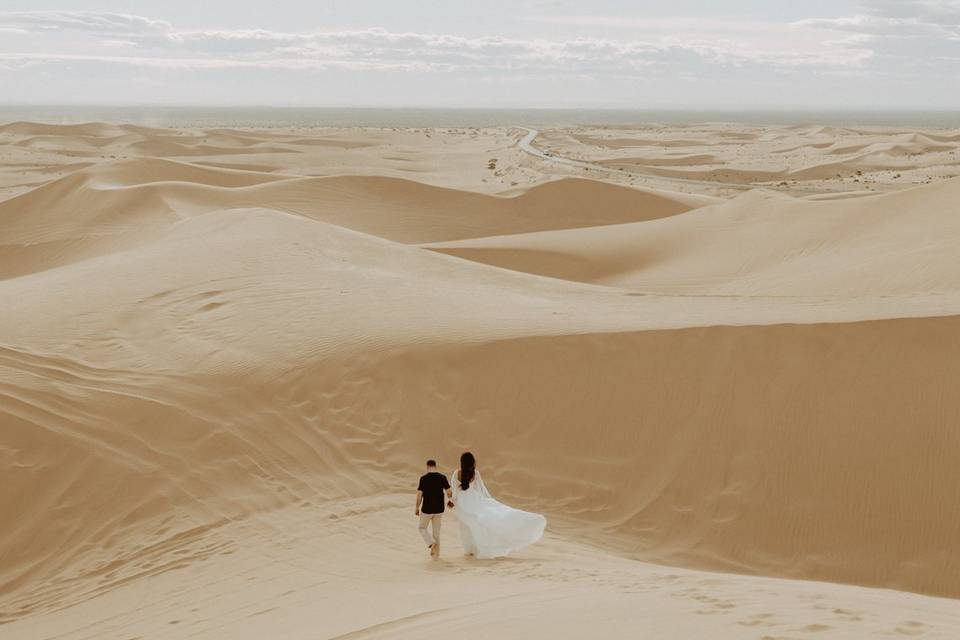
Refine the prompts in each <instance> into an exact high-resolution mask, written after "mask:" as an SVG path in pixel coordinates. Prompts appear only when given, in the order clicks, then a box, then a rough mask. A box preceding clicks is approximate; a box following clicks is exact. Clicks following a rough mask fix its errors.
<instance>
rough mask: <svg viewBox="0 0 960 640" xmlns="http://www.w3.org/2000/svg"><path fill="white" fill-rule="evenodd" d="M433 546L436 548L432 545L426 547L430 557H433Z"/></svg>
mask: <svg viewBox="0 0 960 640" xmlns="http://www.w3.org/2000/svg"><path fill="white" fill-rule="evenodd" d="M435 546H436V545H435V544H432V545H430V546H429V547H427V551H429V552H430V555H431V556H432V555H433V548H434V547H435Z"/></svg>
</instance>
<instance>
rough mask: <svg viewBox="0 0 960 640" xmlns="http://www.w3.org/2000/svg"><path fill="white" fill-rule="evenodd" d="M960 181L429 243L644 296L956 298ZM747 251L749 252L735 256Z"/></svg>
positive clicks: (735, 203) (754, 201) (742, 200)
mask: <svg viewBox="0 0 960 640" xmlns="http://www.w3.org/2000/svg"><path fill="white" fill-rule="evenodd" d="M958 199H960V181H958V180H952V181H948V182H943V183H940V184H937V185H929V186H924V187H918V188H916V189H912V190H908V191H901V192H897V193H893V194H886V195H879V196H873V197H870V198H859V199H855V200H839V201H836V200H834V201H810V200H801V199H796V198H791V197H789V196H783V195H780V194H776V193H771V192H762V191H755V192H751V193H749V194H746V195H743V196H739V197H737V198H735V199H733V200H730V201H728V202H725V203H723V204H719V205H714V206H712V207H706V208H701V209H697V210H694V211H691V212H689V213H687V214H684V215H681V216H675V217H672V218H669V219H664V220H659V221H651V222H641V223H634V224H626V225H617V226H612V227H606V228H595V229H578V230H575V231H571V232H565V231H554V232H543V233H534V234H523V235H513V236H503V237H493V238H477V239H472V240H464V241H459V242H451V243H441V244H432V245H427V247H428V248H431V249H434V250H436V251H441V252H443V253H447V254H450V255H456V256H460V257H463V258H467V259H470V260H477V261H480V262H486V263H488V264H494V265H496V266H500V267H505V268H508V269H514V270H517V271H526V272H530V273H537V274H540V275H546V276H551V277H556V278H564V279H568V280H576V281H580V282H592V283H596V284H604V285H610V286H618V287H625V288H630V289H635V290H638V291H645V292H664V293H667V292H669V293H676V292H681V291H682V292H686V293H696V294H709V295H740V296H758V295H766V296H823V297H836V298H852V297H857V296H871V295H876V296H879V295H888V296H889V295H902V296H908V295H911V294H919V293H925V292H938V293H953V292H956V291H957V289H958V285H960V264H958V263H957V261H955V260H953V259H952V257H951V256H952V255H953V253H954V247H955V246H956V243H957V241H958V239H960V220H958V218H957V216H956V205H955V203H956V202H957V201H958ZM735 247H738V248H746V247H749V248H750V249H749V251H746V250H736V249H733V248H735Z"/></svg>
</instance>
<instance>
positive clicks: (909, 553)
mask: <svg viewBox="0 0 960 640" xmlns="http://www.w3.org/2000/svg"><path fill="white" fill-rule="evenodd" d="M958 154H960V131H956V130H953V131H951V130H936V131H934V130H929V131H916V130H902V129H892V128H887V129H867V128H843V127H823V126H816V125H804V126H746V125H731V124H702V125H637V126H633V127H609V126H606V127H605V126H595V127H588V126H578V127H540V128H535V127H533V126H531V127H530V128H528V129H522V128H491V129H464V128H460V129H388V128H379V129H371V128H366V129H360V128H354V129H350V128H339V129H317V128H314V129H300V130H294V129H280V128H277V129H258V130H232V129H229V128H222V129H203V130H200V129H152V128H145V127H140V126H131V125H116V124H96V123H94V124H81V125H48V124H37V123H27V122H16V123H10V124H6V125H3V126H0V302H2V313H0V513H2V520H0V623H2V624H0V637H2V638H3V639H4V640H39V639H47V638H49V639H54V638H57V639H64V640H66V639H70V640H80V639H93V638H96V639H117V640H133V639H134V638H143V639H152V638H211V639H219V638H224V639H230V640H244V639H258V640H259V639H262V638H270V639H318V640H319V639H333V638H341V639H346V638H351V639H375V638H389V639H402V638H415V637H416V638H420V637H456V638H461V639H465V640H469V639H480V638H525V639H538V638H551V639H557V638H561V639H565V638H570V639H581V638H630V639H637V638H640V639H658V640H660V639H668V640H669V639H674V638H679V639H685V638H691V639H711V640H727V639H741V638H744V639H751V640H797V639H805V638H830V639H835V638H886V637H889V638H896V637H924V638H947V639H955V638H957V637H960V599H958V598H960V513H958V494H960V464H958V460H960V424H958V416H960V393H957V382H958V380H960V253H958V246H960V178H957V177H956V176H957V175H960V155H958ZM465 449H470V450H472V451H473V452H474V453H475V454H476V455H477V457H478V461H479V466H480V468H481V469H482V470H483V474H484V477H485V479H486V483H487V485H488V486H489V487H490V489H491V490H492V492H493V493H494V495H495V496H497V497H499V498H500V499H502V500H503V501H505V502H508V503H510V504H513V505H515V506H518V507H521V508H525V509H528V510H533V511H537V512H541V513H544V514H545V515H546V516H547V518H548V521H549V526H548V530H547V535H546V537H545V539H544V540H543V541H542V542H540V543H538V544H537V545H534V546H532V547H529V548H527V549H525V550H523V551H522V552H520V553H517V554H516V555H514V556H511V557H509V558H505V559H500V560H486V561H477V560H472V559H468V558H464V557H462V555H461V553H460V550H459V534H458V527H457V524H456V512H455V511H454V512H453V513H451V514H448V515H447V517H446V524H445V527H444V532H443V540H444V543H443V549H442V557H441V558H440V559H439V560H437V561H431V560H430V558H429V557H428V554H427V553H426V551H425V550H424V549H423V544H422V542H421V541H420V538H419V536H418V535H417V532H416V519H415V518H414V515H413V502H414V495H413V490H414V488H415V486H416V479H417V477H418V475H419V474H420V473H421V472H422V467H423V462H424V461H425V460H426V459H427V458H431V457H432V458H437V459H438V460H439V461H440V467H441V469H442V470H444V471H447V472H449V471H450V470H451V469H452V468H453V467H454V466H455V464H456V461H457V456H458V455H459V453H460V452H461V451H463V450H465Z"/></svg>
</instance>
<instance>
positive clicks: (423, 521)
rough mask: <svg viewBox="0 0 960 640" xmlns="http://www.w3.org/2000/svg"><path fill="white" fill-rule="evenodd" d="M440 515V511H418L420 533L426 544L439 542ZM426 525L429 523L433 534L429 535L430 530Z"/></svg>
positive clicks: (441, 515)
mask: <svg viewBox="0 0 960 640" xmlns="http://www.w3.org/2000/svg"><path fill="white" fill-rule="evenodd" d="M442 517H443V514H442V513H422V512H421V513H420V535H421V536H423V541H424V542H426V543H427V546H430V545H432V544H433V543H435V542H440V519H441V518H442ZM427 525H431V528H432V529H433V535H430V532H428V531H427Z"/></svg>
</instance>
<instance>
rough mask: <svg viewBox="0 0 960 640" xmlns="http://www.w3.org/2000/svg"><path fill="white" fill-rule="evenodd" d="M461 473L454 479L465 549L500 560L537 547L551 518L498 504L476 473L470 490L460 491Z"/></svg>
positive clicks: (454, 490)
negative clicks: (459, 476) (518, 551)
mask: <svg viewBox="0 0 960 640" xmlns="http://www.w3.org/2000/svg"><path fill="white" fill-rule="evenodd" d="M457 473H458V472H457V471H454V472H453V475H452V476H451V478H450V487H451V488H452V489H453V500H454V502H455V503H456V513H457V520H459V521H460V537H461V539H462V541H463V550H464V551H465V552H466V553H472V554H473V555H475V556H476V557H477V558H497V557H499V556H505V555H507V554H509V553H510V552H512V551H517V550H518V549H522V548H523V547H525V546H527V545H529V544H533V543H534V542H536V541H537V540H539V539H540V538H542V537H543V529H544V528H545V527H546V526H547V519H546V518H544V517H543V516H542V515H540V514H538V513H530V512H529V511H521V510H520V509H514V508H513V507H508V506H507V505H505V504H503V503H502V502H497V501H496V500H494V499H493V497H492V496H491V495H490V492H489V491H487V487H486V485H484V484H483V478H481V477H480V472H479V471H477V472H475V474H474V476H473V481H472V482H471V483H470V487H469V488H467V489H461V488H460V481H459V480H458V479H457Z"/></svg>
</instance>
